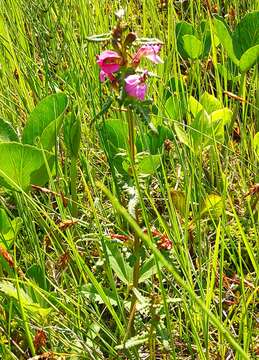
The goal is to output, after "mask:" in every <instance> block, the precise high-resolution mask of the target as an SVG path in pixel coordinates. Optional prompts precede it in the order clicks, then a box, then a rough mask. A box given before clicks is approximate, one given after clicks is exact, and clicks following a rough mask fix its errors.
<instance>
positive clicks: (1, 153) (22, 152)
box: [0, 142, 54, 191]
mask: <svg viewBox="0 0 259 360" xmlns="http://www.w3.org/2000/svg"><path fill="white" fill-rule="evenodd" d="M45 160H46V161H47V162H48V164H49V167H50V168H52V165H53V161H54V156H53V155H51V154H49V153H48V152H46V151H45V152H44V151H43V150H40V149H37V148H36V147H34V146H31V145H23V144H20V143H16V142H8V143H0V184H1V185H3V186H5V187H8V188H11V189H14V190H17V191H20V190H21V189H22V190H24V191H28V190H29V189H30V185H31V184H34V185H40V186H42V185H44V184H45V183H46V182H47V180H48V178H49V176H48V171H47V168H46V163H45Z"/></svg>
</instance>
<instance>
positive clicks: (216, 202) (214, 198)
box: [201, 194, 224, 219]
mask: <svg viewBox="0 0 259 360" xmlns="http://www.w3.org/2000/svg"><path fill="white" fill-rule="evenodd" d="M223 210H224V203H223V199H222V197H221V196H220V195H217V194H210V195H208V196H207V197H206V198H205V200H204V202H203V204H202V209H201V214H202V215H203V216H204V215H208V216H209V217H210V218H213V219H217V218H219V217H220V216H221V215H222V213H223Z"/></svg>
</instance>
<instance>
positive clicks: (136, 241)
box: [125, 109, 141, 339]
mask: <svg viewBox="0 0 259 360" xmlns="http://www.w3.org/2000/svg"><path fill="white" fill-rule="evenodd" d="M127 118H128V129H129V130H128V131H129V132H128V134H129V153H130V161H131V168H132V172H133V175H134V179H135V181H137V175H136V170H135V121H134V116H133V113H132V110H130V109H129V110H128V112H127ZM136 222H137V223H138V212H137V211H136ZM140 245H141V244H140V239H139V236H138V235H137V234H136V233H134V245H133V255H134V257H135V263H134V267H133V284H132V286H133V290H134V289H137V288H138V283H139V270H140V257H139V250H140ZM136 301H137V298H136V294H135V293H134V291H133V294H132V298H131V305H130V315H129V322H128V327H127V331H126V336H125V339H127V337H128V336H129V335H132V334H133V333H134V318H135V313H136Z"/></svg>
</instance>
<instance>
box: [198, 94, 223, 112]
mask: <svg viewBox="0 0 259 360" xmlns="http://www.w3.org/2000/svg"><path fill="white" fill-rule="evenodd" d="M200 103H201V105H202V106H203V108H204V109H205V110H206V111H207V113H208V114H211V113H212V112H213V111H216V110H219V109H221V108H222V104H221V102H220V101H219V100H218V99H217V98H216V97H215V96H213V95H211V94H209V93H208V92H207V91H205V93H203V94H202V96H201V98H200Z"/></svg>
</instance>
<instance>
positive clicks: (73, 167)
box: [70, 156, 77, 217]
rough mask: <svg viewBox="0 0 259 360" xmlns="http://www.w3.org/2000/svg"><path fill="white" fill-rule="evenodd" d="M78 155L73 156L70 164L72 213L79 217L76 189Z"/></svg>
mask: <svg viewBox="0 0 259 360" xmlns="http://www.w3.org/2000/svg"><path fill="white" fill-rule="evenodd" d="M76 161H77V158H76V156H72V158H71V165H70V191H71V197H72V209H71V214H72V216H73V217H77V190H76V182H77V168H76Z"/></svg>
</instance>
